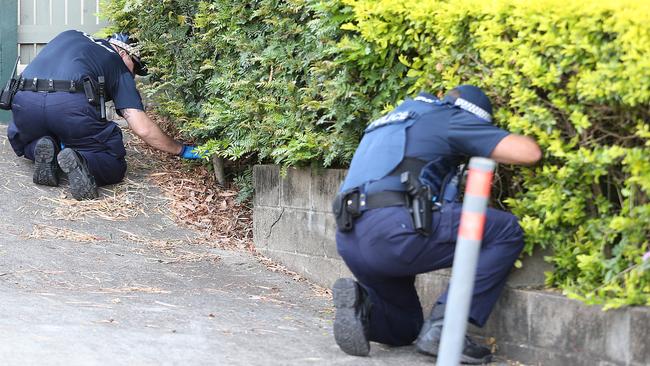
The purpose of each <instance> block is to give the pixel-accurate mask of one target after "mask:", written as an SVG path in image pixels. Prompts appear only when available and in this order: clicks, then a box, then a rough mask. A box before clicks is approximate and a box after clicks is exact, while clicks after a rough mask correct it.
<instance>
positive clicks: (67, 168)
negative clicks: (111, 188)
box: [57, 149, 98, 201]
mask: <svg viewBox="0 0 650 366" xmlns="http://www.w3.org/2000/svg"><path fill="white" fill-rule="evenodd" d="M57 160H58V162H59V166H60V167H61V170H63V172H64V173H66V174H67V175H68V181H69V183H70V192H71V193H72V197H74V198H75V199H76V200H78V201H81V200H87V199H94V198H97V196H98V194H97V185H96V184H95V181H94V179H93V178H92V177H91V176H90V174H89V173H88V171H87V169H86V168H85V167H84V166H82V162H81V160H80V159H79V157H78V156H77V154H76V153H75V152H74V151H73V150H72V149H63V150H62V151H61V152H60V153H59V155H58V156H57Z"/></svg>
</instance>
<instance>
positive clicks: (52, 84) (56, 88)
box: [18, 78, 84, 93]
mask: <svg viewBox="0 0 650 366" xmlns="http://www.w3.org/2000/svg"><path fill="white" fill-rule="evenodd" d="M18 90H23V91H35V92H68V93H83V92H84V85H83V82H82V81H78V80H52V79H38V78H34V79H22V78H21V79H20V80H19V81H18Z"/></svg>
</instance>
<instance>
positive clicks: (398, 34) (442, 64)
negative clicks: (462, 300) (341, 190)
mask: <svg viewBox="0 0 650 366" xmlns="http://www.w3.org/2000/svg"><path fill="white" fill-rule="evenodd" d="M644 3H645V2H644V1H619V2H616V3H615V4H610V2H605V1H596V0H591V1H587V2H582V3H580V4H577V3H576V4H570V3H569V2H566V1H556V0H553V1H542V2H540V1H507V0H501V1H491V2H486V1H461V2H459V1H449V2H447V1H432V0H429V1H427V0H419V1H415V0H404V1H365V0H364V1H353V0H343V1H341V0H339V1H324V2H319V1H313V0H303V1H300V0H293V1H289V0H285V1H280V0H277V1H270V0H259V1H200V2H195V1H189V0H179V1H162V2H160V1H153V0H139V1H136V0H132V1H125V0H113V1H110V2H109V3H108V4H107V5H108V7H107V9H108V11H107V14H109V17H110V18H111V19H112V20H113V21H114V22H115V24H116V27H119V28H123V29H129V30H132V31H134V32H135V33H136V35H137V36H139V37H140V38H141V39H142V40H143V41H144V44H145V47H146V51H147V53H148V55H149V57H148V61H149V62H150V64H151V65H152V67H151V70H152V71H153V72H154V74H155V75H154V78H153V80H152V81H153V86H154V87H153V88H152V89H151V92H152V93H155V94H156V95H157V100H158V102H159V105H160V108H161V110H162V112H163V113H165V114H167V115H169V116H171V117H173V118H174V119H175V120H176V121H178V123H179V127H180V128H181V129H183V130H184V131H186V132H187V133H188V134H189V135H191V136H195V137H197V138H199V139H201V140H202V141H205V145H204V147H205V148H206V149H208V150H210V151H211V152H212V153H216V154H219V155H221V156H224V157H226V158H230V159H241V158H249V157H254V158H256V159H259V160H261V161H274V162H276V163H280V164H283V165H285V166H286V165H306V164H312V165H316V166H325V167H328V166H339V165H344V164H346V163H347V162H348V161H349V160H350V157H351V154H352V153H353V152H354V149H355V148H356V145H357V142H358V140H359V137H360V133H361V131H362V129H363V127H364V125H365V124H366V123H367V121H369V120H371V119H372V118H375V117H377V116H378V115H380V114H381V113H382V112H384V111H386V110H387V109H388V108H390V107H391V106H392V105H395V104H396V103H397V102H399V101H400V100H401V99H403V98H404V97H406V96H407V95H412V94H414V93H415V92H417V91H419V90H422V89H424V90H428V91H431V92H434V93H438V94H440V93H442V92H444V90H447V89H449V88H450V87H453V86H455V85H457V84H459V83H473V84H475V85H478V86H481V87H482V88H483V89H484V90H486V91H487V93H488V94H489V95H490V97H491V99H492V100H493V102H494V104H495V108H496V112H495V117H496V121H497V123H498V124H500V125H502V126H503V127H504V128H507V129H509V130H511V131H513V132H518V133H524V134H527V135H531V136H533V137H535V138H536V139H537V140H538V141H539V143H540V145H541V146H542V148H543V149H544V151H545V158H544V163H543V165H540V166H538V167H535V168H532V169H513V168H511V167H501V168H500V172H499V173H500V174H499V175H500V177H501V180H500V182H499V184H498V186H497V188H496V189H495V195H496V196H497V197H498V198H499V199H501V201H503V202H505V204H507V206H508V208H509V209H510V210H512V211H513V212H514V213H515V214H517V215H518V216H519V217H521V223H522V226H523V227H524V229H525V231H526V238H527V246H526V250H527V251H528V252H531V251H532V250H533V248H534V247H537V246H541V247H547V246H550V247H552V249H553V250H554V255H553V256H552V257H550V258H549V260H550V261H551V262H552V263H553V264H554V265H555V270H554V272H553V273H549V274H548V276H547V280H548V284H549V285H552V286H557V287H560V288H562V289H564V290H565V291H566V293H567V294H569V295H570V296H573V297H577V298H580V299H582V300H584V301H586V302H587V303H604V304H606V306H607V307H617V306H621V305H626V304H645V305H650V271H649V270H647V269H648V267H650V265H649V264H650V263H649V262H650V261H648V262H642V255H643V254H644V253H645V252H646V251H648V249H649V248H648V241H649V240H648V237H649V236H650V202H649V200H648V197H649V192H650V160H649V159H648V156H649V155H650V154H649V153H650V141H649V140H650V123H649V121H650V111H649V105H650V28H649V26H648V24H650V11H649V10H650V9H648V6H647V5H645V4H644Z"/></svg>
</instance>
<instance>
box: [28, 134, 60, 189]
mask: <svg viewBox="0 0 650 366" xmlns="http://www.w3.org/2000/svg"><path fill="white" fill-rule="evenodd" d="M58 152H59V149H58V146H57V144H56V142H54V139H52V138H51V137H48V136H46V137H41V138H40V139H39V140H38V141H37V142H36V147H35V148H34V175H33V176H32V181H33V182H34V183H36V184H41V185H45V186H51V187H57V186H58V185H59V177H58V175H57V173H58V170H59V166H58V165H57V163H56V155H57V153H58Z"/></svg>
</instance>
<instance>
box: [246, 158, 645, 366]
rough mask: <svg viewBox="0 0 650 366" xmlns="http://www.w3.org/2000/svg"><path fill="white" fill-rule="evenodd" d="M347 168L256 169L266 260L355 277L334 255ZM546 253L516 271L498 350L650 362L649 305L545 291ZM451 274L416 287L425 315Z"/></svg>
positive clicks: (577, 360)
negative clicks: (606, 303) (586, 300)
mask: <svg viewBox="0 0 650 366" xmlns="http://www.w3.org/2000/svg"><path fill="white" fill-rule="evenodd" d="M345 173H346V171H345V170H338V169H327V170H322V171H318V172H315V171H311V170H309V169H288V171H287V173H286V175H285V176H284V177H283V176H281V175H280V169H279V167H277V166H275V165H258V166H256V167H255V168H254V173H253V177H254V184H255V199H254V211H253V219H254V231H253V233H254V234H253V235H254V241H255V245H256V247H257V249H258V250H259V251H260V252H261V253H263V254H264V255H266V256H268V257H270V258H273V259H275V260H277V261H278V262H280V263H282V264H284V265H285V266H286V267H287V268H289V269H291V270H293V271H296V272H298V273H300V274H302V275H303V276H305V277H306V278H308V279H309V280H311V281H313V282H315V283H318V284H320V285H322V286H326V287H329V286H331V284H332V283H333V282H334V281H335V280H336V279H337V278H339V277H344V276H350V272H349V271H348V269H347V267H346V266H345V264H344V263H343V261H342V260H341V258H340V257H339V256H338V253H337V252H336V244H335V241H334V233H335V224H334V218H333V216H332V214H331V211H330V208H331V201H332V198H333V197H334V195H335V194H336V191H337V190H338V187H339V185H340V183H341V181H342V180H343V178H344V177H345ZM544 255H548V252H544V251H541V252H540V253H536V254H535V255H534V256H532V257H528V258H525V259H524V260H523V264H524V265H523V268H522V269H520V270H513V272H512V273H511V275H510V277H509V280H508V286H507V288H506V290H505V291H504V294H503V296H502V297H501V299H500V300H499V303H498V304H497V307H496V309H495V311H494V312H493V313H492V315H491V317H490V320H489V321H488V323H487V325H486V326H485V327H484V328H483V329H478V328H471V329H470V331H471V332H473V333H475V334H478V335H479V336H484V337H494V338H495V339H496V341H497V347H498V349H499V353H500V354H502V355H504V356H506V357H508V359H511V360H518V361H521V362H523V363H526V364H532V365H545V366H546V365H549V366H555V365H557V366H565V365H571V366H573V365H577V366H579V365H598V366H606V365H607V366H609V365H621V366H622V365H626V366H641V365H650V341H649V340H650V308H647V307H639V308H626V309H621V310H616V311H607V312H603V311H601V309H600V308H598V307H589V306H585V305H583V304H581V303H580V302H578V301H574V300H570V299H567V298H566V297H564V296H562V295H561V294H558V293H554V292H550V291H542V290H540V289H541V288H542V287H543V281H544V274H543V272H544V271H547V270H550V269H551V268H550V266H549V265H548V264H547V263H545V262H544V261H543V256H544ZM449 273H450V271H448V270H442V271H437V272H433V273H427V274H423V275H419V276H418V277H417V281H416V286H417V288H418V293H419V295H420V299H421V301H422V304H423V308H424V309H425V312H426V313H428V311H429V309H430V307H431V305H432V303H433V302H434V301H435V299H436V298H437V296H438V294H439V293H440V292H442V291H443V290H444V289H445V287H446V286H447V283H448V278H449Z"/></svg>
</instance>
